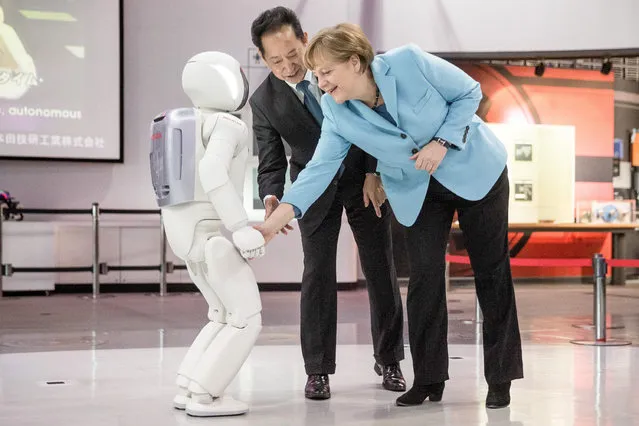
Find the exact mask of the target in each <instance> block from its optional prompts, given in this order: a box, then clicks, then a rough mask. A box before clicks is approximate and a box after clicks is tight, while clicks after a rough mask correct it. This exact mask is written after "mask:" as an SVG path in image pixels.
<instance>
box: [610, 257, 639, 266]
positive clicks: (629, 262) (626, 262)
mask: <svg viewBox="0 0 639 426" xmlns="http://www.w3.org/2000/svg"><path fill="white" fill-rule="evenodd" d="M606 262H607V263H608V266H610V267H611V268H639V259H610V260H606Z"/></svg>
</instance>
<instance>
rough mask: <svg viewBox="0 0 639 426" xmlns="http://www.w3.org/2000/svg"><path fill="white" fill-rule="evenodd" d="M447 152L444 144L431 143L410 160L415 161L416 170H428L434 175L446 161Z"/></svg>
mask: <svg viewBox="0 0 639 426" xmlns="http://www.w3.org/2000/svg"><path fill="white" fill-rule="evenodd" d="M446 151H448V150H447V149H446V147H444V146H443V145H442V144H440V143H437V142H435V141H430V142H429V143H428V144H426V146H424V147H423V148H422V149H421V150H420V151H419V152H418V153H417V154H415V155H413V156H412V157H410V159H411V160H415V168H416V169H418V170H426V171H427V172H428V173H429V174H431V175H432V174H433V173H435V171H436V170H437V167H439V164H440V163H441V162H442V160H443V159H444V156H445V155H446Z"/></svg>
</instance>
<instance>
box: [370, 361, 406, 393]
mask: <svg viewBox="0 0 639 426" xmlns="http://www.w3.org/2000/svg"><path fill="white" fill-rule="evenodd" d="M373 369H374V370H375V372H376V373H377V375H378V376H382V386H383V387H384V389H386V390H389V391H393V392H404V391H405V390H406V380H404V375H403V374H402V370H401V368H399V364H397V363H396V364H388V365H385V366H383V367H382V366H381V365H379V364H378V363H375V366H374V367H373Z"/></svg>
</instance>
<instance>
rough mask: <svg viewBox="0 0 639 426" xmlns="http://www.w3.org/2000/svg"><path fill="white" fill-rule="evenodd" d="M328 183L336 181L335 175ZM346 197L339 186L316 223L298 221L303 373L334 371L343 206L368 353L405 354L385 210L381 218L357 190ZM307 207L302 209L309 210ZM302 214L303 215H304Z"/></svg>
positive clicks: (397, 357)
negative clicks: (363, 302)
mask: <svg viewBox="0 0 639 426" xmlns="http://www.w3.org/2000/svg"><path fill="white" fill-rule="evenodd" d="M331 185H339V184H338V182H337V181H334V182H333V183H331ZM355 192H356V193H357V194H356V195H351V196H350V197H349V196H347V195H346V194H345V192H344V191H343V190H342V189H341V188H340V187H339V186H338V189H337V191H336V193H335V198H334V200H333V203H332V205H331V207H330V209H329V210H328V212H327V214H326V216H325V217H324V219H323V221H322V222H321V224H320V225H319V226H313V227H310V226H308V224H307V223H305V221H304V218H302V219H301V220H300V221H299V226H300V232H301V234H302V248H303V251H304V273H303V276H302V289H301V303H300V321H301V330H300V332H301V345H302V355H303V357H304V365H305V369H306V374H309V375H310V374H334V373H335V350H336V344H337V276H336V261H337V259H336V257H337V240H338V235H339V231H340V227H341V222H342V213H343V211H344V209H345V210H346V215H347V218H348V223H349V225H350V227H351V229H352V231H353V235H354V237H355V242H356V243H357V248H358V251H359V256H360V261H361V264H362V270H363V272H364V276H365V278H366V283H367V289H368V297H369V304H370V318H371V321H370V322H371V336H372V341H373V352H374V353H373V356H374V358H375V361H376V362H378V363H381V364H391V363H396V362H399V361H401V360H402V359H404V344H403V325H404V318H403V310H402V302H401V297H400V293H399V287H398V284H397V277H396V272H395V266H394V262H393V253H392V244H391V242H392V239H391V229H390V220H391V218H390V211H389V209H388V207H387V204H384V205H383V206H382V212H383V215H382V218H381V219H380V218H378V217H377V216H376V215H375V210H374V209H373V208H372V206H369V207H368V208H365V207H364V203H363V200H362V195H361V194H362V193H361V191H355ZM312 210H313V209H312V207H311V208H310V209H309V210H308V212H307V213H306V215H309V214H312V213H313V212H312ZM306 215H305V217H306Z"/></svg>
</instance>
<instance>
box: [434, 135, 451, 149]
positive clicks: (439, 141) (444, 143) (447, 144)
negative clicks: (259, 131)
mask: <svg viewBox="0 0 639 426" xmlns="http://www.w3.org/2000/svg"><path fill="white" fill-rule="evenodd" d="M433 140H434V141H435V142H437V143H438V144H440V145H441V146H443V147H444V148H446V149H448V148H450V147H451V143H450V142H448V141H447V140H445V139H442V138H435V139H433Z"/></svg>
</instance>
